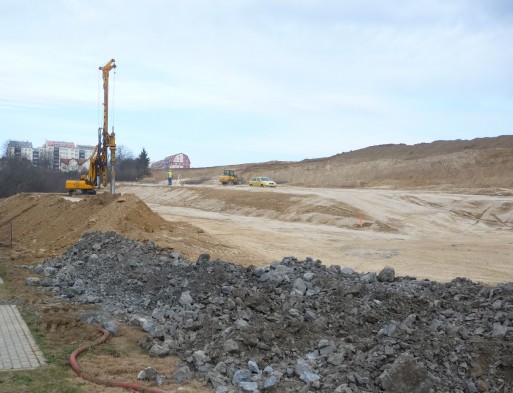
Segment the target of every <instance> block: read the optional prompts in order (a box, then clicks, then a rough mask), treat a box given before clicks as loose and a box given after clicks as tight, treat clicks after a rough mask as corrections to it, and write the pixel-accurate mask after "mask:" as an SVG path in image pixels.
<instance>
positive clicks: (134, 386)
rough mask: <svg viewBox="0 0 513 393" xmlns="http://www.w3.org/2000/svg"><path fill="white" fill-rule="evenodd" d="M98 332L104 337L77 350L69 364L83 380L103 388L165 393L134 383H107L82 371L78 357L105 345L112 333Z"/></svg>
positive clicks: (100, 329) (71, 356)
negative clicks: (97, 346) (100, 345)
mask: <svg viewBox="0 0 513 393" xmlns="http://www.w3.org/2000/svg"><path fill="white" fill-rule="evenodd" d="M98 330H99V331H100V332H101V333H103V336H102V337H100V338H99V339H98V340H96V341H95V342H93V343H92V344H90V345H84V346H82V347H80V348H77V349H75V350H74V351H73V353H72V354H71V355H70V357H69V363H70V364H71V368H72V369H73V371H75V373H76V374H77V375H78V376H79V377H81V378H82V379H85V380H86V381H89V382H93V383H95V384H97V385H103V386H107V387H110V388H116V387H117V388H124V389H132V390H135V391H137V392H144V393H163V392H162V391H160V390H156V389H150V388H146V387H144V386H140V385H137V384H134V383H128V382H115V381H106V380H104V379H100V378H96V377H93V376H91V375H89V374H87V373H85V372H84V371H82V370H80V367H79V366H78V361H77V357H78V355H80V354H81V353H82V352H84V351H86V350H88V349H91V348H93V347H95V346H96V345H99V344H103V343H104V342H105V341H107V339H108V338H109V337H110V333H109V332H108V331H107V330H105V329H103V328H98Z"/></svg>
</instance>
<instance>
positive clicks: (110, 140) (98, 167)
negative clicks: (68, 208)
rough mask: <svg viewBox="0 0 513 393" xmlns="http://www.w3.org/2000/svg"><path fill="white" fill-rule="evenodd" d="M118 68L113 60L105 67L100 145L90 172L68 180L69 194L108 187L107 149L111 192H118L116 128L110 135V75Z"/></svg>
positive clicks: (92, 157)
mask: <svg viewBox="0 0 513 393" xmlns="http://www.w3.org/2000/svg"><path fill="white" fill-rule="evenodd" d="M114 68H116V64H115V60H114V59H111V60H110V61H109V62H108V63H107V64H105V65H104V66H103V67H99V69H100V71H102V74H103V128H102V127H100V128H98V144H97V145H96V147H95V149H94V152H93V155H92V156H91V157H90V158H89V172H88V173H87V175H81V176H80V180H66V190H68V192H69V194H70V195H72V194H75V193H78V192H80V193H82V194H96V189H98V188H100V186H101V185H103V187H106V186H107V153H108V150H107V148H109V149H110V165H111V172H110V192H111V193H112V194H115V192H116V171H115V165H116V136H115V134H114V127H113V128H112V132H111V133H110V134H109V73H110V71H111V70H112V69H114Z"/></svg>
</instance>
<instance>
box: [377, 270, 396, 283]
mask: <svg viewBox="0 0 513 393" xmlns="http://www.w3.org/2000/svg"><path fill="white" fill-rule="evenodd" d="M394 280H395V270H394V268H393V267H390V266H386V267H385V268H384V269H383V270H381V271H380V272H379V274H378V281H381V282H394Z"/></svg>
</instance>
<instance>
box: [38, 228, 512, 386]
mask: <svg viewBox="0 0 513 393" xmlns="http://www.w3.org/2000/svg"><path fill="white" fill-rule="evenodd" d="M34 270H35V271H36V272H37V273H40V274H41V276H42V277H41V280H40V285H41V286H42V287H43V288H45V289H47V290H50V291H53V292H54V293H56V294H57V295H59V296H61V297H62V298H65V299H67V300H69V301H71V302H74V303H84V304H94V305H96V306H97V307H98V312H97V313H88V314H84V315H83V318H84V319H85V320H87V321H88V322H90V323H103V324H104V325H105V326H107V327H109V328H110V329H112V330H115V328H116V323H117V321H120V320H122V321H124V322H125V323H127V324H132V325H137V326H139V327H140V328H141V329H143V330H144V331H146V332H147V333H148V338H147V340H146V341H144V342H141V343H140V345H141V347H143V348H145V349H147V350H148V352H149V355H150V356H167V355H169V354H175V355H178V356H180V357H181V358H182V359H183V367H182V368H181V369H180V371H179V372H178V373H176V374H175V375H174V376H173V378H174V379H175V380H177V381H186V380H188V379H191V378H200V379H203V380H205V381H207V383H208V384H211V385H212V386H213V388H214V389H215V391H216V392H217V393H222V392H240V391H242V392H259V391H260V392H265V391H272V392H309V391H312V392H317V391H318V392H344V393H349V392H383V391H385V392H487V391H489V392H501V393H502V392H511V391H513V327H512V326H513V325H512V322H513V283H511V282H510V283H504V284H499V285H496V286H494V287H488V286H483V285H480V284H476V283H473V282H471V281H469V280H467V279H464V278H457V279H455V280H453V281H451V282H449V283H443V284H442V283H438V282H435V281H430V280H416V279H415V278H413V277H396V276H395V272H394V269H393V268H391V267H386V268H385V269H383V270H382V271H381V272H380V273H379V274H376V273H358V272H355V271H354V270H353V269H350V268H340V267H339V266H330V267H328V266H325V265H323V264H322V262H321V261H319V260H314V259H312V258H307V259H306V260H304V261H299V260H297V259H295V258H293V257H288V258H284V259H283V260H282V261H281V262H275V263H273V264H271V265H270V266H267V267H254V266H249V267H243V266H239V265H235V264H232V263H229V262H225V261H221V260H215V261H212V260H210V257H209V255H208V254H202V255H200V257H199V258H198V260H197V261H196V262H190V261H187V260H185V258H184V257H183V256H182V255H181V254H180V253H178V252H172V253H170V252H169V251H166V250H164V249H160V248H158V247H156V246H155V245H154V244H153V243H151V242H147V243H139V242H135V241H133V240H130V239H127V238H125V237H122V236H121V235H118V234H116V233H114V232H108V233H102V232H93V233H89V234H86V235H84V237H83V238H82V239H81V240H80V241H78V243H76V244H75V245H73V246H71V247H70V248H69V249H68V250H67V251H66V252H65V253H64V254H63V255H62V256H61V257H59V258H56V259H48V260H45V261H44V262H43V263H42V264H41V265H38V266H36V267H35V269H34ZM31 284H32V285H37V284H38V283H37V281H35V282H34V281H31Z"/></svg>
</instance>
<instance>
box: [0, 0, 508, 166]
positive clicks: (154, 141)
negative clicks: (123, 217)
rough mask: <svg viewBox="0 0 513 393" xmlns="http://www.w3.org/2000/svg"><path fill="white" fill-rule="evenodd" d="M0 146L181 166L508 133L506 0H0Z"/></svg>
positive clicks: (288, 157) (312, 155)
mask: <svg viewBox="0 0 513 393" xmlns="http://www.w3.org/2000/svg"><path fill="white" fill-rule="evenodd" d="M0 6H1V8H0V10H1V12H0V26H1V29H0V54H1V56H0V59H1V61H0V132H1V136H2V141H1V142H2V143H3V142H5V141H7V140H9V139H15V140H28V141H31V142H32V143H33V144H34V147H37V146H40V145H42V144H43V143H44V141H45V140H60V141H69V142H75V143H79V144H90V145H93V144H95V143H96V133H97V129H98V127H99V126H101V122H102V116H103V114H102V113H101V112H100V108H101V102H102V101H101V100H102V99H103V96H102V94H103V93H102V92H101V76H100V71H99V70H98V67H99V66H103V65H105V64H106V63H107V61H108V60H110V59H111V58H114V59H115V60H116V64H117V68H116V70H115V74H114V73H113V72H111V88H112V89H111V92H110V93H111V97H113V100H112V101H111V103H110V105H111V109H112V110H111V112H110V125H114V127H115V132H116V140H117V144H118V145H124V146H125V147H127V148H128V149H130V150H131V151H132V152H133V153H134V154H135V155H138V154H139V153H140V151H141V149H142V148H143V147H144V148H145V149H146V151H147V152H148V155H149V157H150V159H151V160H152V161H157V160H160V159H162V158H164V157H166V156H169V155H171V154H176V153H180V152H183V153H186V154H187V155H189V157H190V159H191V162H192V166H194V167H201V166H214V165H227V164H237V163H246V162H262V161H270V160H287V161H288V160H292V161H298V160H302V159H305V158H318V157H327V156H331V155H334V154H337V153H341V152H345V151H350V150H356V149H359V148H364V147H367V146H372V145H379V144H386V143H406V144H415V143H421V142H432V141H434V140H440V139H444V140H454V139H473V138H477V137H490V136H498V135H504V134H511V133H513V44H512V42H513V2H512V1H510V0H466V1H459V0H451V1H447V0H440V1H437V0H415V1H399V0H390V1H379V0H359V1H354V0H347V1H346V0H333V1H329V0H327V1H321V0H319V1H316V0H216V1H214V0H210V1H207V0H186V1H185V0H183V1H173V0H146V1H131V0H117V1H116V0H102V1H97V0H62V1H58V0H48V1H27V0H0Z"/></svg>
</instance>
